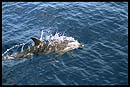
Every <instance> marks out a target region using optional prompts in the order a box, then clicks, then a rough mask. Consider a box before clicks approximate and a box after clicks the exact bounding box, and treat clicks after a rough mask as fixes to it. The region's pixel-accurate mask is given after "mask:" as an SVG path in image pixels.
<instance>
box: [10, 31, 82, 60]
mask: <svg viewBox="0 0 130 87" xmlns="http://www.w3.org/2000/svg"><path fill="white" fill-rule="evenodd" d="M46 38H47V39H48V41H45V40H42V39H38V38H35V37H32V38H31V39H32V40H33V41H34V43H35V44H34V45H33V46H31V47H29V48H28V49H26V50H23V51H22V52H20V53H17V54H13V55H10V56H9V57H11V58H14V59H16V58H26V57H31V56H33V55H36V54H50V53H57V55H56V57H59V56H62V55H63V54H64V53H66V52H68V51H70V50H73V49H76V48H82V47H83V46H84V45H82V44H80V43H79V42H78V41H77V40H75V39H74V38H72V37H66V36H60V35H59V33H56V34H55V35H54V36H53V35H50V36H47V37H46Z"/></svg>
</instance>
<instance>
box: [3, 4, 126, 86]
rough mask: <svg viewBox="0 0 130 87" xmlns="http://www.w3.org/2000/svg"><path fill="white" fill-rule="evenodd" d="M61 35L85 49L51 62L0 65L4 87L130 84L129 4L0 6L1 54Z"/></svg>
mask: <svg viewBox="0 0 130 87" xmlns="http://www.w3.org/2000/svg"><path fill="white" fill-rule="evenodd" d="M41 30H43V31H44V32H51V33H54V32H60V33H64V34H65V35H67V36H71V37H74V38H75V39H77V40H78V41H79V42H81V43H82V44H84V45H85V47H84V48H83V49H82V50H74V53H75V54H77V56H76V57H71V56H69V55H67V54H64V55H63V56H61V57H59V59H58V60H59V62H56V61H52V59H53V56H51V55H36V56H33V57H32V58H28V59H21V60H7V61H6V62H2V84H3V85H7V84H13V85H14V84H17V85H18V84H42V85H44V84H45V85H56V84H57V85H60V84H61V85H76V84H78V85H90V84H115V85H117V84H128V3H127V2H3V3H2V52H3V53H4V52H5V51H6V50H7V49H9V48H11V47H12V46H14V45H17V44H20V43H24V42H27V41H29V40H30V41H31V39H30V38H31V37H38V38H40V33H41Z"/></svg>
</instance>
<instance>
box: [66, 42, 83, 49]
mask: <svg viewBox="0 0 130 87" xmlns="http://www.w3.org/2000/svg"><path fill="white" fill-rule="evenodd" d="M68 46H69V47H72V48H78V49H80V48H82V47H84V45H83V44H80V43H79V42H78V41H74V42H71V43H69V44H68Z"/></svg>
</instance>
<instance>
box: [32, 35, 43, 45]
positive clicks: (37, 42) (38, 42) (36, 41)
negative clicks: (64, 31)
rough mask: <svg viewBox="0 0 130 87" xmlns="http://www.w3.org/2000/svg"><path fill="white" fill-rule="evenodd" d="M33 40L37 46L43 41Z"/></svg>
mask: <svg viewBox="0 0 130 87" xmlns="http://www.w3.org/2000/svg"><path fill="white" fill-rule="evenodd" d="M31 39H32V40H33V41H34V43H35V45H36V46H37V45H39V44H40V43H41V41H40V40H39V39H37V38H34V37H32V38H31Z"/></svg>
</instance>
